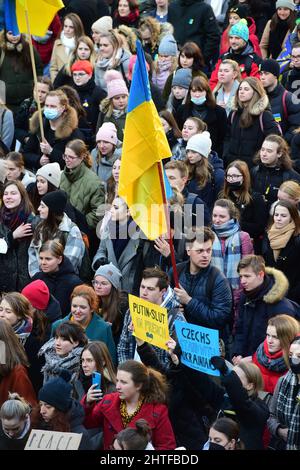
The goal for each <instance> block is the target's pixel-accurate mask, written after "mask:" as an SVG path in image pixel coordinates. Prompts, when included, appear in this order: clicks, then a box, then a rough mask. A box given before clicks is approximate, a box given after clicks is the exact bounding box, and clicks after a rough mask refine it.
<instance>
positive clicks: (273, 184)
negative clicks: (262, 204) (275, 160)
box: [251, 163, 300, 210]
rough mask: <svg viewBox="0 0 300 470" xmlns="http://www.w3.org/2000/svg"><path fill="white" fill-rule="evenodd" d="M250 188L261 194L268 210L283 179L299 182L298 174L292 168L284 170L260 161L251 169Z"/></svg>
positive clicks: (299, 176)
mask: <svg viewBox="0 0 300 470" xmlns="http://www.w3.org/2000/svg"><path fill="white" fill-rule="evenodd" d="M251 180H252V189H253V191H256V192H257V193H259V194H261V195H262V196H263V197H264V199H265V201H266V203H267V206H268V210H269V208H270V207H271V205H272V204H273V202H275V201H276V200H277V193H278V189H279V187H280V185H281V183H283V182H284V181H287V180H294V181H298V182H299V183H300V175H299V173H297V172H296V171H294V170H284V169H283V168H280V167H278V166H276V167H272V168H271V167H267V166H265V165H263V164H262V163H260V164H259V165H257V166H255V167H254V168H252V170H251Z"/></svg>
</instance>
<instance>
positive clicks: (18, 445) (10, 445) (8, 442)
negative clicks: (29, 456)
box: [0, 422, 31, 455]
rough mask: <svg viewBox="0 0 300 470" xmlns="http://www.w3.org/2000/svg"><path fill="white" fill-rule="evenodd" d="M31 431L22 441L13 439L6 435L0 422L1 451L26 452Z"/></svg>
mask: <svg viewBox="0 0 300 470" xmlns="http://www.w3.org/2000/svg"><path fill="white" fill-rule="evenodd" d="M30 432H31V429H29V430H28V432H27V433H26V434H25V436H24V437H22V438H21V439H11V438H10V437H8V436H7V435H6V434H4V431H3V428H2V424H1V422H0V451H2V450H24V447H25V446H26V443H27V440H28V438H29V434H30ZM2 455H3V454H2Z"/></svg>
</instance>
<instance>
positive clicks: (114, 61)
mask: <svg viewBox="0 0 300 470" xmlns="http://www.w3.org/2000/svg"><path fill="white" fill-rule="evenodd" d="M100 37H101V38H107V40H108V41H109V42H110V44H111V45H112V46H113V55H112V58H111V61H110V68H112V69H114V68H116V67H117V66H118V65H119V60H120V57H118V54H120V52H119V51H120V50H122V48H123V41H122V38H121V37H120V35H119V34H118V33H117V32H116V31H114V30H110V31H108V32H105V33H101V35H100ZM99 59H100V60H101V59H102V57H101V52H100V51H99V53H98V56H97V61H98V60H99Z"/></svg>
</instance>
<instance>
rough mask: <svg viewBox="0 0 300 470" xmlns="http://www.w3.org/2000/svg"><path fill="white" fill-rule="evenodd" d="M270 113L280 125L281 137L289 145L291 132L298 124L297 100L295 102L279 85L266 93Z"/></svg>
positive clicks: (299, 111)
mask: <svg viewBox="0 0 300 470" xmlns="http://www.w3.org/2000/svg"><path fill="white" fill-rule="evenodd" d="M268 98H269V102H270V105H271V111H272V114H273V116H274V117H275V119H276V121H277V122H278V123H279V124H280V127H281V130H282V134H283V137H284V138H285V140H286V141H287V142H288V143H290V142H291V140H292V138H293V130H294V129H296V128H297V127H299V124H300V108H299V103H298V99H297V100H295V101H296V103H294V98H295V97H294V96H293V95H292V93H290V92H287V91H286V90H285V89H284V87H283V86H282V85H280V84H278V85H277V87H276V88H275V89H274V90H273V91H271V92H270V93H268Z"/></svg>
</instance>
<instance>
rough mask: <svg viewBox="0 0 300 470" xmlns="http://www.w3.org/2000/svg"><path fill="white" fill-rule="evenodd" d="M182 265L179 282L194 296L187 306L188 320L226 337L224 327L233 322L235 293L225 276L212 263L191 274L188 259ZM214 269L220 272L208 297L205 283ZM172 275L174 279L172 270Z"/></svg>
mask: <svg viewBox="0 0 300 470" xmlns="http://www.w3.org/2000/svg"><path fill="white" fill-rule="evenodd" d="M184 264H185V266H184ZM180 265H181V266H184V267H183V269H182V268H181V266H180V267H179V269H178V272H179V283H180V285H181V286H182V287H183V289H185V290H186V291H187V293H188V294H189V295H190V296H191V297H192V300H190V302H189V303H188V304H187V305H185V307H184V316H185V318H186V320H187V321H188V322H189V323H194V324H195V325H200V326H205V327H207V328H215V329H217V330H219V331H220V333H221V336H223V337H224V332H225V328H226V326H227V325H228V324H229V323H230V321H231V313H232V292H231V288H230V285H229V282H228V281H227V279H226V277H225V276H224V274H223V273H221V271H219V270H218V269H217V268H214V267H213V266H208V268H205V269H200V271H199V272H198V273H197V274H191V273H190V262H189V261H186V262H185V263H180ZM213 270H217V271H219V273H218V274H217V275H216V278H215V282H214V284H213V289H212V292H211V295H210V296H209V298H208V296H207V295H206V294H207V289H206V284H207V281H208V278H209V277H210V276H212V272H213ZM170 278H172V271H171V272H170Z"/></svg>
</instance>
